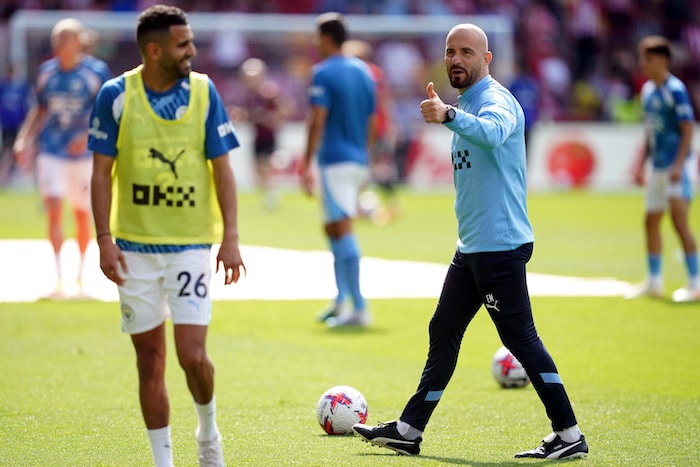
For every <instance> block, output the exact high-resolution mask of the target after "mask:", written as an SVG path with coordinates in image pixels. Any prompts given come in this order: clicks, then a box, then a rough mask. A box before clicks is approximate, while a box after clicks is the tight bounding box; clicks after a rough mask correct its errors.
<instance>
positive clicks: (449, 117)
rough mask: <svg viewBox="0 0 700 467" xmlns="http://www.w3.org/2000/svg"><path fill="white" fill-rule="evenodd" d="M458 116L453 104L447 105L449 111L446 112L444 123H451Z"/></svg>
mask: <svg viewBox="0 0 700 467" xmlns="http://www.w3.org/2000/svg"><path fill="white" fill-rule="evenodd" d="M456 116H457V111H456V110H455V108H454V107H452V106H451V105H448V106H447V112H445V119H444V120H443V121H442V123H450V122H451V121H452V120H454V119H455V117H456Z"/></svg>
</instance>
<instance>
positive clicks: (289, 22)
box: [9, 10, 515, 82]
mask: <svg viewBox="0 0 700 467" xmlns="http://www.w3.org/2000/svg"><path fill="white" fill-rule="evenodd" d="M67 17H72V18H76V19H78V20H80V21H82V22H83V23H84V24H85V25H86V27H88V28H89V29H91V30H93V31H95V32H97V34H98V37H99V40H100V41H105V40H107V41H119V42H126V43H130V44H131V45H132V47H133V49H134V50H136V45H135V43H134V36H135V28H136V19H137V17H138V13H136V12H104V11H83V10H50V11H47V10H19V11H17V12H16V13H15V14H14V15H13V16H12V18H11V20H10V25H9V29H10V62H11V64H12V67H13V69H14V70H15V71H16V72H18V73H19V74H20V75H21V76H24V77H30V76H32V74H33V71H32V68H35V66H36V65H37V64H38V63H39V62H40V61H41V60H43V59H44V58H46V55H47V54H48V53H49V52H50V50H49V37H50V33H51V29H52V28H53V26H54V25H55V24H56V23H57V22H58V21H59V20H61V19H63V18H67ZM188 18H189V20H190V23H191V25H192V29H193V31H194V33H195V37H196V41H197V45H198V47H204V48H206V47H207V45H209V44H208V43H209V41H210V40H211V38H212V36H213V35H214V34H216V33H222V32H223V33H225V32H228V31H233V32H236V33H239V34H242V35H244V36H245V37H247V38H249V39H254V40H256V41H262V42H269V43H271V44H273V45H274V44H280V45H283V44H285V43H286V39H287V38H288V36H289V35H297V36H298V35H299V34H308V35H309V39H310V38H311V36H312V34H313V33H314V28H315V20H316V15H300V14H293V15H284V14H249V13H231V12H226V13H214V12H211V13H200V12H195V13H189V14H188ZM345 19H346V21H347V24H348V29H349V31H350V35H351V36H352V37H353V38H361V39H365V40H368V41H370V42H375V41H378V40H385V39H389V38H395V39H409V40H410V39H417V38H418V39H424V40H427V41H440V42H442V41H444V38H445V35H446V34H447V32H448V31H449V30H450V29H451V28H452V27H453V26H455V25H456V24H459V23H474V24H477V25H478V26H479V27H481V28H482V29H483V30H484V31H485V32H486V34H487V35H488V36H489V46H490V49H491V50H493V51H494V52H495V56H496V58H495V59H494V61H493V63H492V69H491V73H492V74H493V75H494V77H496V78H497V79H499V80H501V81H504V82H506V81H508V80H509V79H510V78H511V77H512V75H513V70H514V60H515V53H514V33H513V28H514V26H513V22H512V20H511V19H510V18H508V17H505V16H499V15H475V16H446V15H437V16H425V15H355V14H349V15H345ZM309 45H310V46H311V43H310V42H309ZM439 52H440V49H437V50H434V51H432V54H433V56H431V57H427V59H429V60H432V59H433V58H434V57H435V56H436V55H437V54H439ZM438 57H439V56H438ZM100 58H103V59H108V58H114V60H113V61H114V62H115V63H112V65H113V66H114V71H115V72H121V71H124V70H122V69H120V68H119V66H118V65H119V61H118V57H100Z"/></svg>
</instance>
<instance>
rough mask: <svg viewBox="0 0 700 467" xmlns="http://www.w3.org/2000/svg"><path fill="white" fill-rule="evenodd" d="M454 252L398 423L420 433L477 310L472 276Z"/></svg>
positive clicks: (450, 370)
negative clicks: (419, 368) (414, 383)
mask: <svg viewBox="0 0 700 467" xmlns="http://www.w3.org/2000/svg"><path fill="white" fill-rule="evenodd" d="M464 256H465V255H462V254H461V253H459V252H458V253H455V256H454V259H453V260H452V263H451V264H450V267H449V268H448V270H447V276H446V277H445V282H444V284H443V288H442V292H441V294H440V299H439V301H438V305H437V307H436V309H435V313H434V314H433V317H432V318H431V320H430V324H429V326H428V334H429V341H430V344H429V350H428V359H427V361H426V362H425V366H424V368H423V374H422V375H421V379H420V383H419V384H418V389H417V390H416V393H415V394H414V395H413V396H412V397H411V399H410V400H409V401H408V403H407V404H406V407H405V408H404V410H403V413H402V414H401V421H403V422H405V423H407V424H409V425H410V426H411V427H413V428H415V429H417V430H420V431H423V430H424V429H425V426H426V425H427V424H428V420H429V419H430V417H431V415H432V413H433V411H434V410H435V408H436V407H437V404H438V402H440V398H441V397H442V393H443V391H444V390H445V388H446V387H447V383H448V382H449V381H450V379H451V378H452V374H453V373H454V370H455V368H456V366H457V357H458V355H459V350H460V347H461V344H462V338H463V337H464V332H465V331H466V329H467V326H468V325H469V323H470V322H471V320H472V319H473V318H474V316H475V315H476V312H477V311H478V310H479V308H480V307H481V297H480V296H479V294H478V290H477V288H476V283H475V282H474V277H473V275H472V273H471V271H469V269H468V268H467V267H466V265H465V264H464V261H463V258H464Z"/></svg>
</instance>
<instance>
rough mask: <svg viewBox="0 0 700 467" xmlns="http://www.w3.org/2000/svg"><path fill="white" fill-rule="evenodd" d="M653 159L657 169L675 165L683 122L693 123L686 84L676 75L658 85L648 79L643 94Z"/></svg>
mask: <svg viewBox="0 0 700 467" xmlns="http://www.w3.org/2000/svg"><path fill="white" fill-rule="evenodd" d="M640 97H641V100H642V106H643V107H644V123H645V125H646V127H647V135H648V138H649V146H650V148H651V160H652V164H653V166H654V168H655V169H665V168H668V167H669V166H671V164H673V161H674V160H675V158H676V152H677V151H678V145H679V143H680V140H681V132H680V126H679V123H680V122H684V121H693V120H695V117H694V115H693V107H692V106H691V104H690V96H688V91H687V89H686V87H685V85H684V84H683V82H682V81H681V80H680V79H678V78H677V77H675V76H673V75H669V77H668V79H667V80H666V81H664V82H663V83H662V84H661V85H659V86H657V85H656V84H655V83H654V82H653V81H651V80H649V81H647V82H646V83H644V85H643V86H642V91H641V94H640Z"/></svg>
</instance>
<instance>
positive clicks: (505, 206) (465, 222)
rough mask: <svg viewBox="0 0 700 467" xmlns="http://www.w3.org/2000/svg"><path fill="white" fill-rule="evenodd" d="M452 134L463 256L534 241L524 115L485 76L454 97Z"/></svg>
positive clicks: (504, 91)
mask: <svg viewBox="0 0 700 467" xmlns="http://www.w3.org/2000/svg"><path fill="white" fill-rule="evenodd" d="M444 125H445V126H446V127H447V128H449V129H450V130H452V132H453V134H452V144H451V152H452V164H453V168H454V186H455V191H456V194H455V203H454V209H455V214H456V216H457V224H458V225H457V227H458V234H459V238H458V240H457V248H458V249H459V251H460V252H462V253H478V252H494V251H509V250H514V249H515V248H518V247H519V246H521V245H523V244H525V243H530V242H534V239H535V238H534V234H533V231H532V226H531V224H530V221H529V219H528V215H527V200H526V198H527V181H526V172H527V169H526V160H525V135H524V128H525V117H524V114H523V110H522V107H521V106H520V104H519V103H518V101H517V100H516V99H515V97H513V95H512V94H511V93H510V91H508V90H507V89H506V88H505V87H504V86H502V85H501V84H500V83H499V82H498V81H496V80H495V79H493V78H492V77H491V76H490V75H487V76H485V77H484V78H482V79H481V80H479V81H477V82H476V83H475V84H474V85H472V86H471V87H470V88H467V89H466V90H465V91H464V93H463V94H462V95H461V96H459V109H457V111H456V117H455V119H454V120H453V121H451V122H448V123H445V124H444Z"/></svg>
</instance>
